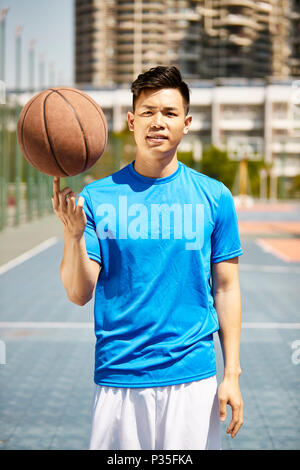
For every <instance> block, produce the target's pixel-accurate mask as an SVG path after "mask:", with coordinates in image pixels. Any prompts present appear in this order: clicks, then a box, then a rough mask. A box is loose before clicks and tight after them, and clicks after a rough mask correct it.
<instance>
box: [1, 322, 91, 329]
mask: <svg viewBox="0 0 300 470" xmlns="http://www.w3.org/2000/svg"><path fill="white" fill-rule="evenodd" d="M93 326H94V323H92V322H66V321H65V322H42V321H16V322H14V321H2V322H0V328H30V329H31V328H33V329H34V328H40V329H42V328H92V327H93Z"/></svg>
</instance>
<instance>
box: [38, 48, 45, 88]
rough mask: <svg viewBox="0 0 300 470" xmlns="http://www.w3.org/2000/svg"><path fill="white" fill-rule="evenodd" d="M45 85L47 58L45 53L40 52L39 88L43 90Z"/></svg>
mask: <svg viewBox="0 0 300 470" xmlns="http://www.w3.org/2000/svg"><path fill="white" fill-rule="evenodd" d="M44 87H45V60H44V54H42V53H41V54H40V57H39V89H40V90H42V89H43V88H44Z"/></svg>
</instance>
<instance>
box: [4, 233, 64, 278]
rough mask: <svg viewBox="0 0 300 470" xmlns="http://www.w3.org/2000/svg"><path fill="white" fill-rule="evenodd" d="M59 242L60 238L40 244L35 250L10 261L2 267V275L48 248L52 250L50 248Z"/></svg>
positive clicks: (32, 249)
mask: <svg viewBox="0 0 300 470" xmlns="http://www.w3.org/2000/svg"><path fill="white" fill-rule="evenodd" d="M57 242H58V237H52V238H49V239H48V240H46V241H44V242H42V243H40V244H39V245H37V246H35V247H34V248H31V250H28V251H26V252H25V253H23V254H22V255H20V256H18V257H17V258H15V259H13V260H11V261H8V263H5V264H3V265H2V266H0V274H4V273H6V272H7V271H9V270H10V269H12V268H15V267H16V266H18V265H19V264H21V263H24V261H27V260H28V259H30V258H32V257H33V256H35V255H37V254H39V253H41V252H42V251H44V250H47V248H50V246H53V245H55V243H57Z"/></svg>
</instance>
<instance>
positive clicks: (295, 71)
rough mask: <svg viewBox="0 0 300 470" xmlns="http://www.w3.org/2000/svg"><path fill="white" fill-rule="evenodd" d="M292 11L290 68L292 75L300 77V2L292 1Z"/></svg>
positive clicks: (299, 0) (298, 0)
mask: <svg viewBox="0 0 300 470" xmlns="http://www.w3.org/2000/svg"><path fill="white" fill-rule="evenodd" d="M291 3H292V5H291V9H290V15H289V17H290V22H291V23H290V24H291V26H290V46H291V56H290V67H291V75H292V76H294V77H299V76H300V0H291Z"/></svg>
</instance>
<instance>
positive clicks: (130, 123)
mask: <svg viewBox="0 0 300 470" xmlns="http://www.w3.org/2000/svg"><path fill="white" fill-rule="evenodd" d="M127 122H128V128H129V130H130V131H134V113H133V112H132V111H128V113H127Z"/></svg>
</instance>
